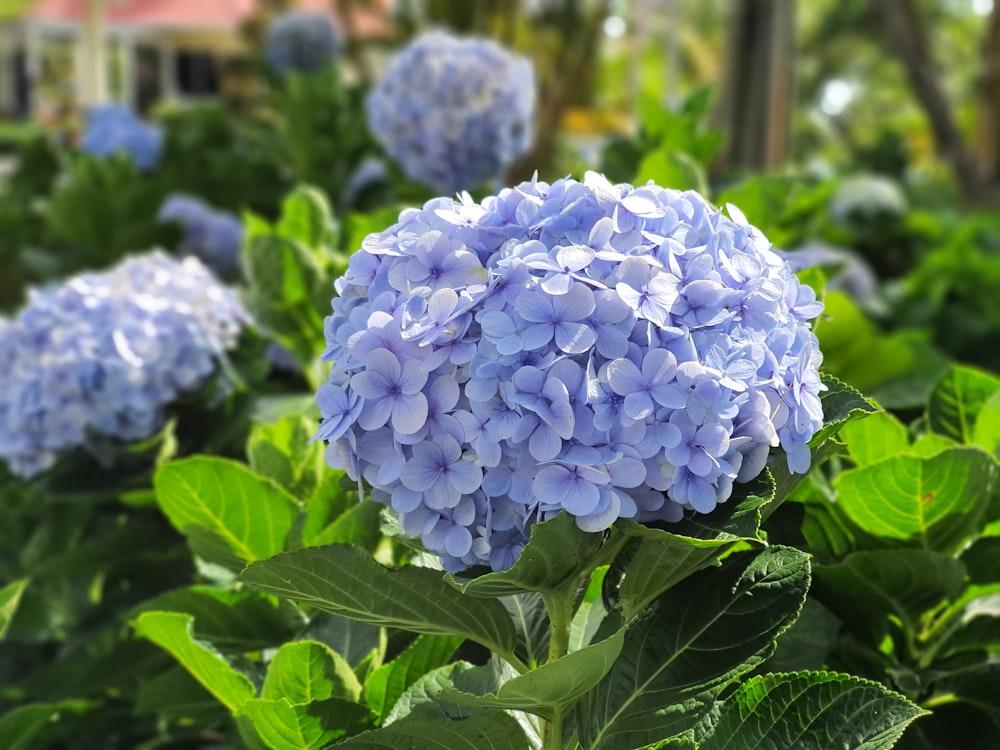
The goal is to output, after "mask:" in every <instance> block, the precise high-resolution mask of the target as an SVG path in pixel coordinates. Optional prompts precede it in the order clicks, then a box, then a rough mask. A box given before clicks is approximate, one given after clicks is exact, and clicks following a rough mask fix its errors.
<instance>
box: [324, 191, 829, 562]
mask: <svg viewBox="0 0 1000 750" xmlns="http://www.w3.org/2000/svg"><path fill="white" fill-rule="evenodd" d="M336 288H337V292H338V293H339V296H337V297H335V298H334V299H333V303H332V304H333V314H332V315H331V316H330V317H329V318H327V321H326V332H327V344H328V346H327V351H326V353H325V355H324V356H325V358H326V359H327V360H328V361H331V362H332V363H333V366H332V368H331V371H330V377H329V382H328V383H326V384H325V385H324V386H323V388H322V389H321V390H320V393H319V396H318V399H317V402H318V403H319V406H320V410H321V412H322V413H323V422H322V424H321V426H320V429H319V432H318V434H317V438H318V439H326V440H329V441H330V445H329V447H328V451H327V460H328V461H329V463H330V464H331V465H332V466H335V467H340V468H344V469H346V470H347V472H348V474H349V475H350V476H351V477H352V478H353V479H355V480H357V481H361V480H364V481H365V482H367V483H368V484H369V485H370V486H371V487H373V488H374V489H373V492H372V496H373V497H374V498H375V499H377V500H379V501H380V502H383V503H385V504H387V505H390V506H391V507H392V508H393V509H394V510H395V511H396V512H397V513H398V514H399V517H400V523H401V527H402V528H403V529H404V531H405V532H406V533H408V534H411V535H413V536H417V537H420V538H421V539H422V541H423V543H424V545H425V546H426V547H427V548H428V549H430V550H432V551H433V552H435V553H437V554H439V555H441V557H442V560H443V563H444V565H445V567H446V568H448V569H451V570H458V569H462V568H465V567H468V566H471V565H475V564H486V565H489V566H491V567H492V568H494V569H502V568H505V567H507V566H509V565H510V564H511V563H512V562H513V560H514V559H516V557H517V555H518V554H519V552H520V549H521V548H522V547H523V545H524V543H525V542H526V541H527V538H528V534H529V531H530V528H531V525H532V524H533V523H535V522H538V521H542V520H545V519H547V518H550V517H552V516H553V515H555V514H557V513H559V512H560V511H562V510H565V511H567V512H568V513H570V514H571V515H573V516H574V517H575V518H576V522H577V524H578V526H579V527H580V528H581V529H583V530H585V531H595V532H596V531H601V530H603V529H606V528H608V527H609V526H610V525H611V524H612V523H614V521H615V520H617V519H618V518H631V519H636V520H638V521H656V520H659V521H676V520H679V519H680V518H681V517H682V515H683V514H684V512H685V511H696V512H700V513H708V512H710V511H711V510H712V509H713V508H715V506H716V505H717V504H718V503H722V502H725V501H726V500H727V498H729V496H730V494H731V493H732V487H733V483H734V482H746V481H749V480H750V479H753V478H754V477H755V476H757V475H758V474H759V473H760V472H761V470H762V469H763V468H764V465H765V462H766V460H767V457H768V454H769V452H770V450H771V449H772V448H774V447H777V446H779V445H780V446H781V447H782V448H783V449H784V451H785V453H786V459H785V460H787V462H788V466H789V469H790V470H791V471H793V472H804V471H806V470H807V469H808V468H809V462H810V456H809V449H808V446H807V443H808V441H809V439H810V438H811V437H812V435H813V433H814V432H815V431H816V430H817V429H818V428H819V427H820V425H821V424H822V419H823V414H822V410H821V407H820V401H819V392H820V391H821V390H823V386H822V384H821V383H820V380H819V374H818V370H817V368H818V366H819V364H820V362H821V355H820V352H819V350H818V348H817V341H816V337H815V335H814V334H813V333H812V331H811V329H810V326H809V323H808V322H807V321H808V320H809V319H811V318H813V317H815V316H816V315H818V314H819V312H820V311H821V309H822V306H821V305H820V304H819V303H817V302H816V299H815V295H814V293H813V291H812V289H811V288H809V287H807V286H802V285H800V283H799V281H798V280H797V279H796V277H795V276H794V274H793V273H792V271H791V269H790V268H789V266H788V264H787V263H785V262H784V261H783V260H782V259H781V258H780V257H779V256H778V255H777V254H776V253H775V252H774V251H773V250H772V249H771V248H770V245H769V243H768V242H767V240H766V239H765V238H764V237H763V236H762V235H761V234H760V232H759V231H758V230H756V229H755V228H754V227H752V226H750V225H749V224H748V223H747V222H746V219H745V218H744V217H743V216H742V214H741V213H740V212H739V211H738V210H737V209H735V208H734V207H728V216H727V215H726V214H725V213H723V212H721V211H717V210H716V209H714V208H713V207H712V206H711V205H709V204H708V203H707V202H706V201H705V200H704V198H702V197H701V196H700V195H698V194H697V193H694V192H680V191H677V190H668V189H664V188H661V187H658V186H656V185H654V184H652V183H650V184H648V185H643V186H641V187H638V188H633V187H632V186H631V185H612V184H610V183H609V182H608V181H607V180H606V179H605V178H604V177H603V176H601V175H598V174H595V173H588V175H587V177H586V180H585V182H583V183H581V182H577V181H575V180H571V179H563V180H558V181H556V182H555V183H553V184H551V185H549V184H546V183H544V182H539V181H532V182H526V183H522V184H521V185H519V186H518V187H516V188H512V189H505V190H503V191H501V192H500V193H499V194H498V195H496V196H491V197H489V198H486V199H485V200H484V201H483V203H482V204H481V205H480V204H476V203H474V202H472V200H471V198H469V196H468V195H463V196H461V197H460V199H459V200H458V201H454V200H451V199H448V198H438V199H435V200H432V201H430V202H428V203H427V204H425V205H424V207H423V208H422V209H419V210H418V209H407V210H405V211H403V212H402V214H400V217H399V222H398V223H397V224H395V225H394V226H392V227H390V228H389V229H388V230H386V231H385V232H382V233H380V234H374V235H370V236H368V237H367V238H366V239H365V241H364V243H363V246H362V248H361V250H359V251H358V252H357V253H355V254H354V256H352V258H351V260H350V264H349V267H348V270H347V272H346V274H345V275H344V276H343V277H341V278H340V279H339V280H338V281H337V284H336ZM664 493H665V496H664Z"/></svg>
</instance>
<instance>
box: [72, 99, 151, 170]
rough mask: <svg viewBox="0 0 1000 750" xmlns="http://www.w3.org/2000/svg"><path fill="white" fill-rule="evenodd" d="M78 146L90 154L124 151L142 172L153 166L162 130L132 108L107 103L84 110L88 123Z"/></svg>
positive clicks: (109, 153)
mask: <svg viewBox="0 0 1000 750" xmlns="http://www.w3.org/2000/svg"><path fill="white" fill-rule="evenodd" d="M80 149H81V150H82V151H84V152H86V153H88V154H92V155H93V156H101V157H104V156H110V155H111V154H114V153H117V152H120V151H124V152H125V153H127V154H128V155H129V156H131V157H132V161H133V162H134V163H135V166H136V167H137V168H139V169H140V170H142V171H144V172H148V171H150V170H153V169H156V166H157V165H158V164H159V163H160V153H161V152H162V150H163V131H162V130H161V129H160V128H158V127H156V126H154V125H149V124H147V123H145V122H143V121H142V120H140V119H139V118H138V117H136V116H135V113H133V112H132V110H130V109H128V108H126V107H120V106H117V105H114V104H109V105H105V106H101V107H94V108H93V109H92V110H90V112H88V113H87V127H86V129H85V130H84V133H83V137H82V138H81V139H80Z"/></svg>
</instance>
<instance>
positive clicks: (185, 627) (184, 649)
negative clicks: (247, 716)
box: [133, 612, 256, 712]
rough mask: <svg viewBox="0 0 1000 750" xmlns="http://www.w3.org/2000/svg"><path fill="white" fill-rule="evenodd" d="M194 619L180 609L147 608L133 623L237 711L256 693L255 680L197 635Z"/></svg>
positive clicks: (144, 635) (226, 704) (141, 633)
mask: <svg viewBox="0 0 1000 750" xmlns="http://www.w3.org/2000/svg"><path fill="white" fill-rule="evenodd" d="M193 620H194V618H193V617H191V616H190V615H185V614H180V613H177V612H144V613H143V614H141V615H139V618H138V619H137V620H136V621H135V623H134V624H133V627H134V628H135V632H136V633H137V634H138V635H140V636H142V637H143V638H148V639H149V640H151V641H153V643H155V644H156V645H158V646H160V647H161V648H163V649H165V650H166V651H169V652H170V653H171V654H173V656H174V658H175V659H177V661H179V662H180V663H181V664H182V665H184V667H185V668H186V669H187V670H188V671H189V672H190V673H191V674H192V675H193V676H194V678H195V679H196V680H198V682H200V683H201V684H202V685H204V686H205V687H206V688H207V689H208V690H209V692H211V693H212V695H214V696H215V697H216V698H218V699H219V700H220V701H221V702H222V704H223V705H225V706H226V708H228V709H229V710H230V711H232V712H235V711H237V710H238V709H239V707H240V706H242V705H243V704H244V703H245V702H246V701H248V700H249V699H250V698H253V697H254V695H255V693H256V691H255V690H254V687H253V683H251V682H250V679H249V678H248V677H247V676H246V675H245V674H243V673H242V672H237V671H236V670H235V669H233V667H232V666H231V665H230V664H229V662H227V661H226V660H225V659H224V658H223V657H222V656H221V655H220V654H219V653H218V652H217V651H216V650H215V649H213V648H212V647H211V646H209V645H207V644H204V643H201V642H199V641H196V640H195V639H194V635H193V633H192V623H193Z"/></svg>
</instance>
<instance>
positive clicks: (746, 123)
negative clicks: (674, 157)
mask: <svg viewBox="0 0 1000 750" xmlns="http://www.w3.org/2000/svg"><path fill="white" fill-rule="evenodd" d="M727 49H728V56H727V59H726V73H725V78H724V81H723V86H722V91H721V94H720V97H719V100H718V103H717V105H716V110H715V115H714V121H715V125H716V126H717V127H720V128H721V129H722V130H723V132H724V133H725V134H726V145H725V147H724V150H723V153H722V155H721V157H720V159H719V160H718V161H717V163H716V165H715V166H716V168H718V169H721V170H722V171H729V170H732V169H747V170H766V169H777V168H780V167H781V166H782V165H783V164H784V163H785V159H786V158H787V155H788V131H789V121H790V115H791V95H792V80H793V70H794V59H795V2H794V0H741V2H737V3H735V4H734V5H733V12H732V16H731V20H730V31H729V44H728V47H727Z"/></svg>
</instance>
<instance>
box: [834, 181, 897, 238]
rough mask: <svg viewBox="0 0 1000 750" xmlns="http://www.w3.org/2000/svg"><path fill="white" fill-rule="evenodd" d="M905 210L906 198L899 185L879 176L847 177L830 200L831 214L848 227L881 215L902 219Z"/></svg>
mask: <svg viewBox="0 0 1000 750" xmlns="http://www.w3.org/2000/svg"><path fill="white" fill-rule="evenodd" d="M906 209H907V200H906V195H904V193H903V191H902V189H901V188H900V186H899V183H897V182H896V181H895V180H893V179H891V178H889V177H883V176H881V175H876V174H859V175H855V176H853V177H849V178H847V179H846V180H844V181H843V182H841V183H840V185H839V186H838V187H837V192H836V193H834V195H833V198H831V199H830V215H831V216H832V217H833V218H834V219H836V220H837V221H839V222H841V223H843V224H846V225H848V226H850V225H851V224H852V222H858V221H871V220H873V219H876V218H878V217H879V216H892V217H898V216H902V215H903V214H904V213H905V212H906Z"/></svg>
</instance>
